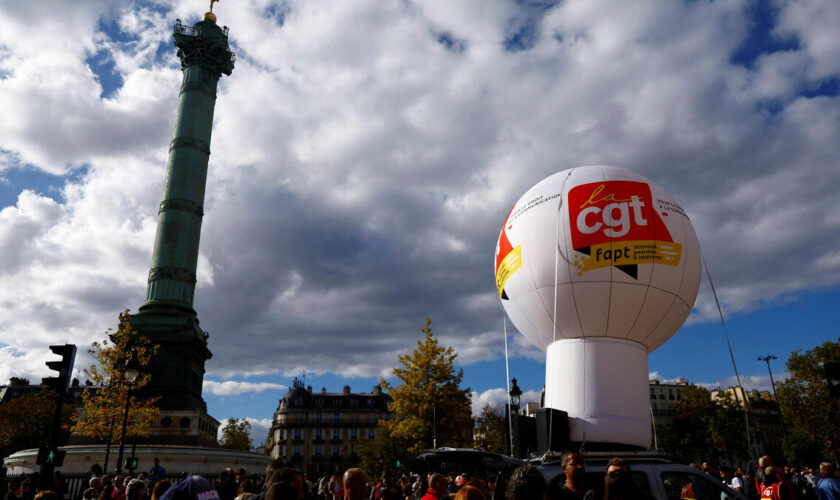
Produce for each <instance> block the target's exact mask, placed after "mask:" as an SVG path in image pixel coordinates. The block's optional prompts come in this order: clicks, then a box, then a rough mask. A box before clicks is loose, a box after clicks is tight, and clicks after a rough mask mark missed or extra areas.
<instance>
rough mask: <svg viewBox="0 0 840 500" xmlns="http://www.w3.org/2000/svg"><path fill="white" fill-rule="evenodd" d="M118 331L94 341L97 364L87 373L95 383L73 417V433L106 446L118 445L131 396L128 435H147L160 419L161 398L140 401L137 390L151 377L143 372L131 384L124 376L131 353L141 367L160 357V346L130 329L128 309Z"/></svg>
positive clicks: (86, 393) (90, 351)
mask: <svg viewBox="0 0 840 500" xmlns="http://www.w3.org/2000/svg"><path fill="white" fill-rule="evenodd" d="M119 318H120V325H119V328H118V329H117V331H116V332H115V331H113V330H111V329H110V328H109V329H108V331H107V332H106V336H107V338H106V339H105V340H103V341H102V342H93V344H91V349H88V352H89V353H91V354H92V355H93V357H94V359H95V363H94V364H93V365H91V366H90V367H89V368H87V369H86V370H84V372H85V374H86V375H87V377H88V378H89V379H90V381H91V382H92V383H93V385H92V386H89V388H88V389H87V390H85V391H84V392H83V393H82V408H81V410H80V411H77V412H76V413H75V414H74V415H72V420H73V428H72V430H73V432H78V433H79V434H81V435H83V436H88V437H93V438H95V439H98V440H99V441H101V442H103V443H108V442H109V441H110V444H116V443H118V442H119V437H120V433H121V431H122V419H123V412H124V411H125V404H126V400H127V399H128V398H129V397H130V398H131V401H130V406H129V419H128V424H127V426H126V436H145V435H147V434H148V432H149V427H151V424H152V422H153V421H154V420H155V419H156V418H158V416H159V414H160V411H159V409H158V407H157V401H158V400H159V399H160V398H159V397H155V398H138V397H137V394H138V390H139V389H141V388H142V387H144V386H145V385H146V384H148V383H149V379H150V376H149V374H146V373H143V372H142V371H141V373H140V375H138V376H137V379H136V380H135V381H134V382H133V383H131V384H129V383H128V382H127V381H126V379H125V376H124V372H125V364H126V361H128V359H129V358H130V357H131V355H132V353H133V354H134V355H135V356H136V357H137V360H138V361H139V362H140V366H147V365H148V364H149V362H150V361H151V359H152V357H154V355H155V354H157V351H158V348H159V347H160V346H158V345H152V343H151V341H150V340H149V339H148V338H146V337H143V336H141V335H139V334H138V333H137V332H136V331H135V330H134V328H132V327H131V323H130V321H129V320H130V315H129V313H128V309H126V310H125V312H122V313H120V317H119Z"/></svg>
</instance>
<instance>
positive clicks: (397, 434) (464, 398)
mask: <svg viewBox="0 0 840 500" xmlns="http://www.w3.org/2000/svg"><path fill="white" fill-rule="evenodd" d="M431 323H432V320H431V319H426V326H425V328H422V329H421V330H420V332H421V333H423V334H424V337H423V339H421V340H418V341H417V348H416V349H415V350H414V351H413V352H412V353H411V354H404V355H401V356H400V357H399V364H400V366H399V367H396V368H394V375H396V377H397V378H398V379H399V380H400V381H401V382H402V383H401V384H400V385H397V386H394V387H392V386H390V385H389V384H388V383H387V382H386V381H385V380H384V379H381V380H380V383H381V384H382V387H383V388H384V389H385V390H387V391H388V392H389V393H390V395H391V398H392V399H393V401H392V402H391V403H390V404H389V405H388V409H389V410H390V411H391V412H392V413H394V414H395V415H396V418H395V419H393V420H387V421H383V425H384V427H385V428H386V429H387V431H388V435H389V436H390V437H393V438H394V439H395V440H397V441H399V442H400V444H401V446H404V448H402V449H403V450H405V451H406V452H408V453H413V452H416V451H418V450H422V449H425V448H431V447H432V445H433V437H434V436H435V434H436V435H437V445H438V446H439V447H440V446H451V447H462V446H470V445H471V444H472V435H471V433H470V431H471V429H472V416H471V411H470V390H469V389H462V388H461V387H460V385H461V380H462V379H463V377H464V371H463V370H457V371H456V370H455V366H454V361H455V358H457V357H458V354H456V353H455V351H454V350H453V349H452V348H451V347H442V346H440V345H439V344H438V340H437V338H436V337H435V335H434V334H433V333H432V329H431V326H430V325H431ZM435 430H436V431H437V432H436V433H435Z"/></svg>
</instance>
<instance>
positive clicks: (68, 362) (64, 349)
mask: <svg viewBox="0 0 840 500" xmlns="http://www.w3.org/2000/svg"><path fill="white" fill-rule="evenodd" d="M50 350H51V351H52V352H54V353H55V354H58V355H59V356H61V359H60V360H57V361H47V367H48V368H49V369H50V370H55V371H57V372H58V376H56V377H47V378H45V379H43V380H42V383H43V384H44V385H46V386H47V387H52V388H53V389H55V390H56V392H57V393H58V394H60V395H62V396H63V395H64V393H65V392H67V387H68V386H69V385H70V374H71V373H73V362H74V361H75V360H76V346H75V345H73V344H65V345H51V346H50Z"/></svg>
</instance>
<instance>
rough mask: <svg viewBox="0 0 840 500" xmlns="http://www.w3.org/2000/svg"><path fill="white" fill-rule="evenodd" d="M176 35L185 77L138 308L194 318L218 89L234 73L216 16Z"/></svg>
mask: <svg viewBox="0 0 840 500" xmlns="http://www.w3.org/2000/svg"><path fill="white" fill-rule="evenodd" d="M174 36H175V45H176V46H178V49H179V50H178V56H179V57H180V58H181V67H182V69H183V72H184V78H183V83H182V84H181V95H180V101H179V103H178V115H177V118H176V119H175V131H174V134H173V139H172V143H171V144H170V147H169V162H168V164H167V169H166V184H165V185H164V188H163V201H162V202H161V204H160V211H159V215H158V227H157V235H156V236H155V247H154V254H153V256H152V268H151V270H150V271H149V280H148V288H147V290H146V303H145V304H143V306H142V307H141V308H140V310H141V311H145V310H148V309H150V308H155V306H160V307H162V308H166V309H171V308H175V309H178V310H181V311H183V312H186V313H188V314H192V315H195V310H194V309H193V296H194V293H195V283H196V275H195V271H196V265H197V262H198V243H199V239H200V237H201V219H202V217H203V216H204V189H205V186H206V182H207V163H208V160H209V157H210V133H211V131H212V128H213V109H214V107H215V105H216V85H217V83H218V81H219V77H220V76H221V74H222V73H224V74H226V75H230V73H231V71H232V70H233V54H232V53H231V51H230V49H229V48H228V43H227V29H226V28H225V29H224V30H222V29H221V28H219V27H218V26H217V25H216V23H215V22H214V20H213V18H208V17H205V19H204V20H203V21H201V22H199V23H196V25H195V26H193V28H192V29H191V30H190V29H188V28H186V27H184V26H183V25H182V24H181V23H180V21H179V22H178V23H177V24H176V25H175V33H174Z"/></svg>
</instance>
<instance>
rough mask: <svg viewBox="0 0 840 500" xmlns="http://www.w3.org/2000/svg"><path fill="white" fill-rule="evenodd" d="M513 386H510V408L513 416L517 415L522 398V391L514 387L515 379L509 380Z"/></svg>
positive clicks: (516, 386)
mask: <svg viewBox="0 0 840 500" xmlns="http://www.w3.org/2000/svg"><path fill="white" fill-rule="evenodd" d="M511 382H513V384H512V385H511V386H510V408H511V410H513V413H514V414H519V403H520V401H521V398H522V389H520V388H519V386H518V385H516V377H514V378H513V380H511Z"/></svg>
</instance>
